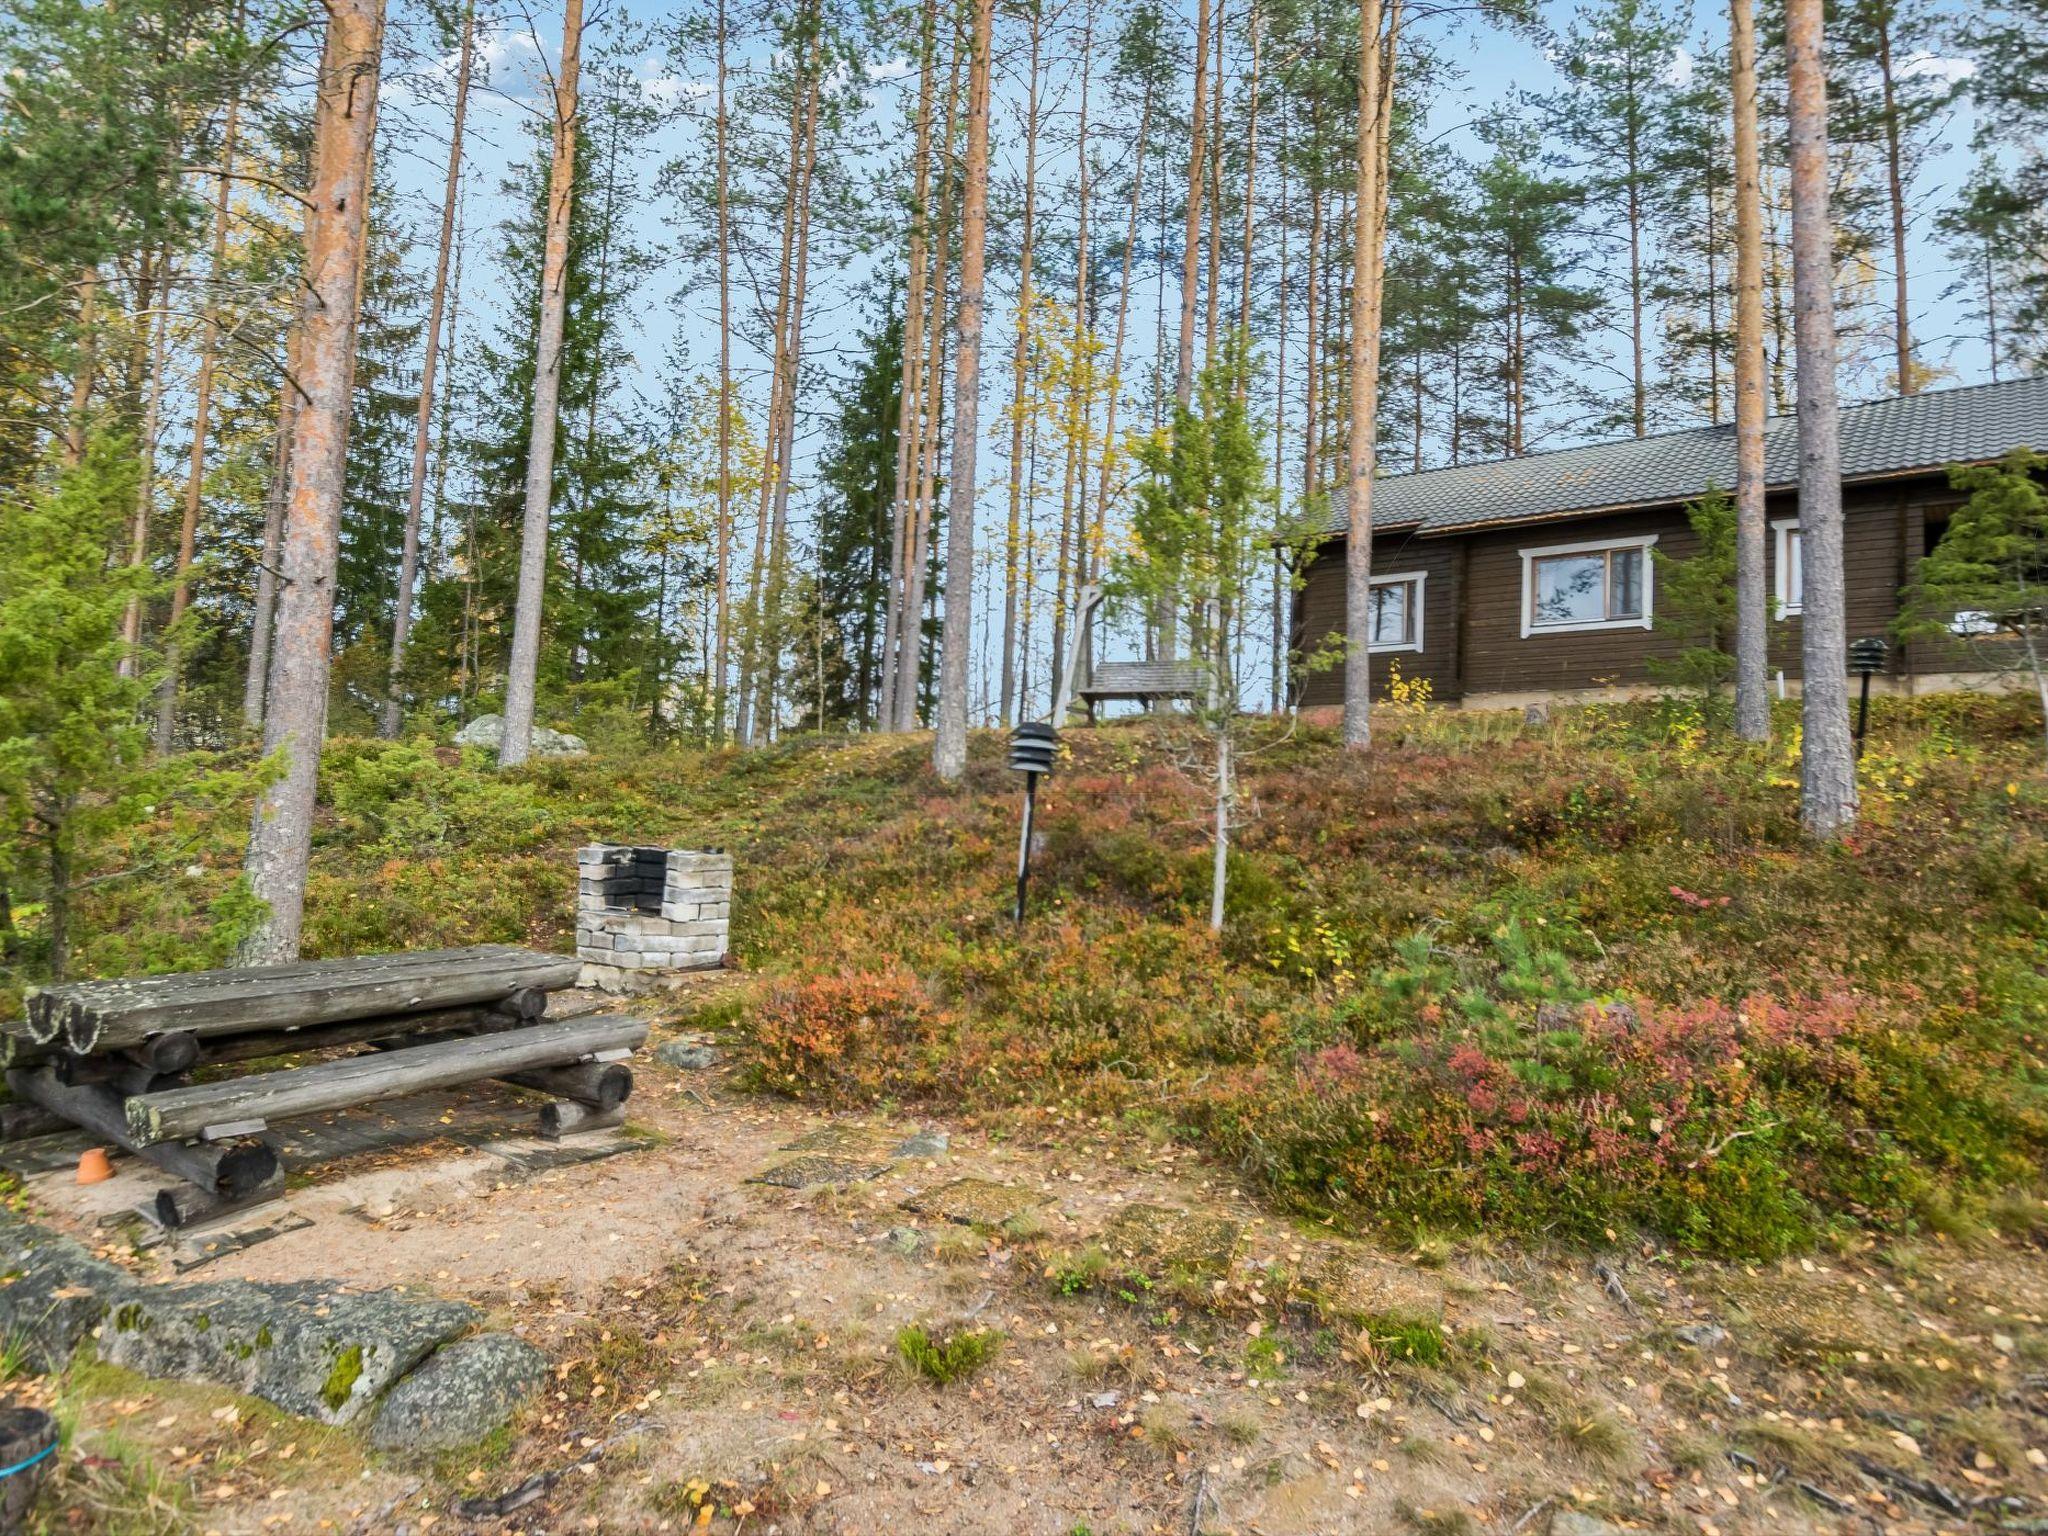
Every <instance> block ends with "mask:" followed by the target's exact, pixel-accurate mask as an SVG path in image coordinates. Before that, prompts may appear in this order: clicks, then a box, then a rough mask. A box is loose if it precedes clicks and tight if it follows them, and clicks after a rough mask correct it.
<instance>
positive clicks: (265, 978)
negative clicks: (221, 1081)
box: [4, 944, 536, 1044]
mask: <svg viewBox="0 0 2048 1536" xmlns="http://www.w3.org/2000/svg"><path fill="white" fill-rule="evenodd" d="M535 953H536V951H534V950H530V949H525V948H522V947H520V946H518V945H514V944H479V945H472V946H469V947H467V948H463V949H440V950H401V951H397V952H394V953H391V954H383V955H356V956H348V957H343V958H340V959H333V960H301V961H295V962H293V963H291V964H289V965H263V966H244V967H238V968H232V969H227V970H213V971H167V972H163V973H161V974H158V975H154V976H122V977H111V978H107V979H104V980H99V981H74V982H65V983H62V984H61V985H58V986H54V987H42V988H38V989H35V990H33V991H31V992H30V993H29V995H28V997H27V999H26V1017H25V1018H23V1019H20V1020H15V1021H13V1022H11V1023H9V1024H7V1025H5V1026H4V1032H5V1033H7V1034H10V1035H17V1036H19V1037H21V1038H23V1039H26V1040H28V1041H30V1042H32V1043H35V1044H48V1043H50V1042H51V1041H53V1040H54V1039H55V1038H56V1037H57V1036H58V1035H59V1034H61V1033H62V1032H63V1030H64V1028H65V1025H66V1023H67V1022H68V1021H73V1020H77V1019H79V1018H82V1017H83V1016H84V1015H86V1014H87V1013H91V1012H108V1011H115V1010H119V1009H126V1008H140V1007H146V1006H150V1005H152V1004H156V1003H161V1002H162V1001H164V1000H165V999H167V998H171V997H174V996H175V997H181V998H190V999H191V1000H193V1001H197V1000H198V999H199V997H200V995H201V994H207V995H210V996H220V995H223V994H225V995H234V996H247V995H253V994H254V992H255V991H258V990H260V991H264V992H272V991H280V990H289V989H291V988H293V987H297V986H305V985H308V984H312V983H321V984H324V983H326V982H330V981H347V980H350V979H359V978H362V977H366V976H370V975H372V974H378V975H397V974H400V973H402V972H407V971H445V970H447V969H449V968H450V967H451V966H456V967H464V966H471V967H476V968H488V967H489V966H490V965H492V964H493V963H494V962H495V961H498V960H507V959H509V960H515V961H516V960H521V959H527V958H530V957H532V956H533V955H534V954H535Z"/></svg>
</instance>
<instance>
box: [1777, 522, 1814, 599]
mask: <svg viewBox="0 0 2048 1536" xmlns="http://www.w3.org/2000/svg"><path fill="white" fill-rule="evenodd" d="M1771 527H1772V528H1773V529H1775V530H1776V532H1777V535H1778V558H1777V565H1778V574H1777V590H1778V617H1779V618H1781V619H1783V618H1790V617H1791V616H1792V615H1793V614H1795V613H1797V612H1799V610H1800V608H1801V607H1802V606H1804V604H1805V599H1806V553H1805V549H1804V541H1803V540H1802V539H1801V538H1800V537H1799V519H1798V518H1796V517H1781V518H1778V519H1777V520H1776V521H1775V522H1773V523H1772V524H1771Z"/></svg>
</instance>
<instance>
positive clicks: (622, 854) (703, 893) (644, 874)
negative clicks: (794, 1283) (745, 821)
mask: <svg viewBox="0 0 2048 1536" xmlns="http://www.w3.org/2000/svg"><path fill="white" fill-rule="evenodd" d="M731 914H732V855H731V854H729V853H721V852H719V851H717V850H715V849H713V850H710V851H708V852H696V851H693V850H691V849H687V848H637V847H632V846H629V845H625V844H619V843H596V844H593V845H592V846H590V847H588V848H580V849H578V850H577V852H576V957H577V958H578V959H579V960H581V961H582V962H583V974H582V976H581V978H580V984H581V985H583V986H586V987H600V988H603V989H604V990H605V991H607V992H624V991H630V990H633V989H635V988H638V987H644V986H647V985H649V984H651V983H653V982H656V981H658V980H660V979H661V977H662V976H663V975H664V974H672V973H674V972H677V971H701V970H710V969H713V968H715V967H717V966H720V965H723V964H724V963H725V944H726V931H727V927H728V924H729V922H730V919H731Z"/></svg>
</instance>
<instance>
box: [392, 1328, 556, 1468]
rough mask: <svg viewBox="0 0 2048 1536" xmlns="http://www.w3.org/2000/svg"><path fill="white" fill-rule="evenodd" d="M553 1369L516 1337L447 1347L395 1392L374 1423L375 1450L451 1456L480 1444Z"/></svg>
mask: <svg viewBox="0 0 2048 1536" xmlns="http://www.w3.org/2000/svg"><path fill="white" fill-rule="evenodd" d="M546 1375H547V1362H546V1361H545V1360H544V1359H542V1358H541V1353H540V1351H539V1350H537V1349H535V1348H534V1347H533V1346H532V1345H531V1344H529V1343H527V1342H526V1341H525V1340H524V1339H519V1338H514V1337H513V1336H512V1335H511V1334H509V1333H486V1334H481V1335H479V1336H478V1337H476V1338H473V1339H462V1340H459V1341H458V1342H456V1343H454V1344H448V1345H444V1346H443V1347H442V1348H440V1349H438V1350H436V1351H435V1352H434V1353H433V1354H432V1355H431V1356H429V1357H428V1358H427V1360H426V1362H425V1363H424V1364H422V1365H421V1366H420V1367H419V1368H418V1369H417V1370H415V1371H413V1372H412V1374H411V1375H409V1376H407V1377H406V1378H405V1379H404V1380H403V1381H401V1382H399V1384H398V1385H397V1386H395V1387H393V1388H392V1389H391V1391H390V1393H389V1394H388V1395H387V1396H386V1397H385V1399H384V1403H383V1406H382V1407H381V1408H379V1409H378V1410H377V1417H376V1418H375V1419H374V1420H373V1421H372V1422H371V1424H370V1443H371V1444H372V1445H375V1446H377V1447H379V1448H380V1449H383V1450H387V1451H446V1450H453V1449H455V1448H456V1447H458V1446H464V1445H473V1444H475V1443H476V1442H477V1441H479V1440H481V1439H483V1438H484V1437H485V1436H486V1435H488V1434H490V1433H491V1432H492V1431H493V1430H495V1429H497V1428H498V1427H499V1426H500V1425H502V1424H504V1423H505V1421H506V1420H508V1419H510V1418H511V1417H512V1415H513V1413H514V1412H516V1411H517V1410H518V1408H519V1405H520V1404H521V1403H523V1402H524V1401H526V1399H527V1398H528V1397H530V1396H531V1395H532V1394H533V1393H534V1391H535V1390H536V1389H537V1388H538V1387H539V1386H540V1384H541V1381H542V1380H543V1378H545V1376H546Z"/></svg>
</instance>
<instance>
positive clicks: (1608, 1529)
mask: <svg viewBox="0 0 2048 1536" xmlns="http://www.w3.org/2000/svg"><path fill="white" fill-rule="evenodd" d="M1550 1536H1622V1533H1621V1527H1620V1526H1618V1525H1609V1524H1608V1523H1607V1522H1606V1521H1605V1520H1600V1519H1596V1518H1595V1517H1593V1516H1592V1515H1589V1514H1586V1513H1584V1512H1583V1511H1580V1510H1576V1509H1560V1510H1559V1511H1558V1512H1557V1513H1556V1514H1554V1515H1552V1516H1551V1517H1550Z"/></svg>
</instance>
